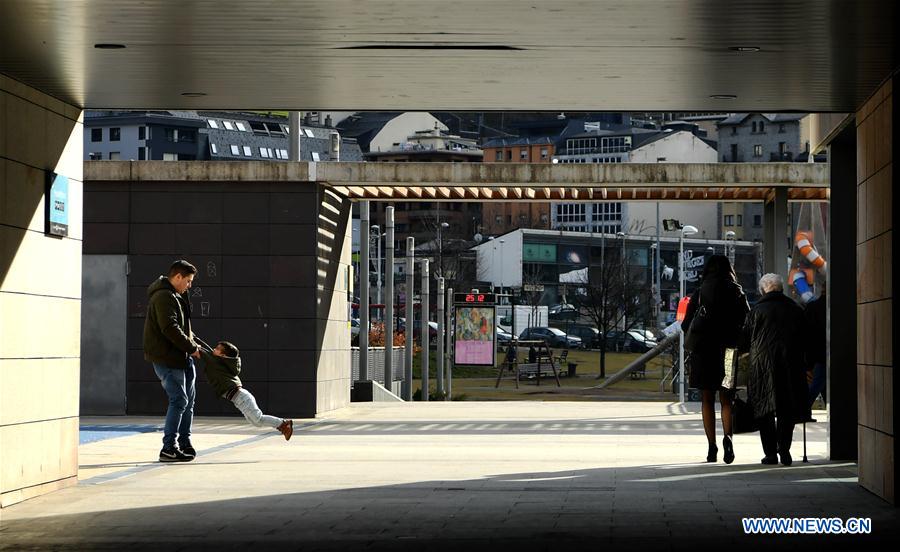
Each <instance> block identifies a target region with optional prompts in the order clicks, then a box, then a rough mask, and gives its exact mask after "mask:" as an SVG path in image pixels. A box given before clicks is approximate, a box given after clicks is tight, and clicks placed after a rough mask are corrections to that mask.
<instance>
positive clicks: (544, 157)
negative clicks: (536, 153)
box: [541, 148, 550, 159]
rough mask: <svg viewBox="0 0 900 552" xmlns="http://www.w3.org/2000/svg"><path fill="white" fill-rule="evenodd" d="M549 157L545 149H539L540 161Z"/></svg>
mask: <svg viewBox="0 0 900 552" xmlns="http://www.w3.org/2000/svg"><path fill="white" fill-rule="evenodd" d="M549 155H550V152H549V151H548V150H547V148H541V159H546V158H547V157H548V156H549Z"/></svg>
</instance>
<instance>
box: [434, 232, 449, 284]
mask: <svg viewBox="0 0 900 552" xmlns="http://www.w3.org/2000/svg"><path fill="white" fill-rule="evenodd" d="M444 228H450V225H449V224H447V223H446V222H442V223H440V224H438V227H437V235H438V266H437V274H435V277H437V278H444V237H443V235H442V234H441V230H442V229H444Z"/></svg>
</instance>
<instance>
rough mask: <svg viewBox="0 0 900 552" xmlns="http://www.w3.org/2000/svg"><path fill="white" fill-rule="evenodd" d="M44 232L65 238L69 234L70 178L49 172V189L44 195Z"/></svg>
mask: <svg viewBox="0 0 900 552" xmlns="http://www.w3.org/2000/svg"><path fill="white" fill-rule="evenodd" d="M44 206H45V213H44V220H45V222H46V224H45V229H44V232H45V233H46V234H47V235H50V236H58V237H61V238H64V237H66V236H68V235H69V178H68V177H66V176H63V175H61V174H56V173H53V172H47V189H46V192H45V195H44Z"/></svg>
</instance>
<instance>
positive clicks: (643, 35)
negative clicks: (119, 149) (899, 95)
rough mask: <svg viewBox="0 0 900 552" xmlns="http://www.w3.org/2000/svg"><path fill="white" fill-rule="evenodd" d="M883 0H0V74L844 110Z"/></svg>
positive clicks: (123, 102) (160, 95) (296, 99)
mask: <svg viewBox="0 0 900 552" xmlns="http://www.w3.org/2000/svg"><path fill="white" fill-rule="evenodd" d="M895 4H896V3H895V2H894V1H892V0H852V1H851V0H846V1H842V0H830V1H829V0H809V1H788V0H784V1H781V0H771V1H752V0H743V1H740V0H727V1H726V0H672V1H666V0H595V1H574V0H552V1H550V2H537V1H533V2H528V1H524V0H489V1H488V0H440V1H437V0H434V1H432V0H419V1H412V0H408V1H407V0H399V1H389V0H366V1H365V2H363V1H351V0H317V1H305V0H294V1H288V0H241V1H233V0H191V1H190V2H169V1H148V0H55V1H54V0H2V2H0V72H2V73H5V74H7V75H9V76H11V77H13V78H15V79H18V80H20V81H22V82H24V83H26V84H29V85H31V86H34V87H36V88H38V89H40V90H43V91H45V92H47V93H49V94H51V95H53V96H56V97H57V98H59V99H62V100H64V101H67V102H70V103H72V104H74V105H77V106H82V107H87V108H135V109H140V108H161V109H179V108H183V109H197V108H211V109H319V110H325V109H330V110H341V109H354V110H355V109H389V110H394V109H398V110H406V109H432V110H438V109H442V110H579V111H587V110H611V111H619V110H623V111H657V110H658V111H776V110H786V111H853V110H854V109H856V108H857V107H859V106H860V105H861V103H862V102H863V101H864V100H865V99H866V98H867V97H868V96H869V95H870V94H871V93H872V92H873V91H874V89H875V87H876V86H877V85H878V84H879V82H881V81H882V80H883V79H885V78H886V77H887V76H888V74H889V73H890V71H891V70H892V69H893V68H895V67H897V65H898V54H897V45H896V43H897V30H896V29H897V28H898V25H897V23H898V21H897V19H898V16H897V14H898V9H900V8H898V7H897V6H896V5H895ZM98 43H112V44H123V45H125V46H126V48H125V49H116V50H109V49H97V48H95V46H94V45H95V44H98ZM731 47H758V48H760V51H756V52H737V51H733V50H730V49H729V48H731ZM184 93H204V94H205V96H201V97H187V96H184V95H182V94H184ZM717 94H732V95H736V96H737V99H733V100H727V99H714V98H711V97H710V96H711V95H717Z"/></svg>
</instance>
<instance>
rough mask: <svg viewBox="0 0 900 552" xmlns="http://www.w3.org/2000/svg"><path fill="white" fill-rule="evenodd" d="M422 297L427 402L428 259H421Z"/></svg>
mask: <svg viewBox="0 0 900 552" xmlns="http://www.w3.org/2000/svg"><path fill="white" fill-rule="evenodd" d="M419 293H420V294H421V295H422V299H421V300H420V301H419V310H420V311H421V313H422V329H421V330H420V331H419V339H421V340H422V345H421V347H422V362H421V363H420V364H421V367H422V400H423V401H425V402H428V352H429V347H428V342H429V339H428V338H429V335H428V334H429V330H430V328H429V326H428V259H422V288H421V289H420V290H419Z"/></svg>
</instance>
